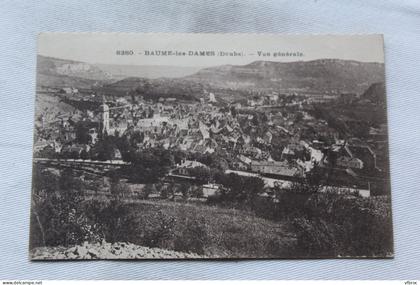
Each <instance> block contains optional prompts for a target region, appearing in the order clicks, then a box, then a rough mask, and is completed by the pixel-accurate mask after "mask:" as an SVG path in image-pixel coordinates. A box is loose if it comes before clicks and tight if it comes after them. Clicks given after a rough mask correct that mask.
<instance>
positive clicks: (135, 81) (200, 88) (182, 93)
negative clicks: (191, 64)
mask: <svg viewBox="0 0 420 285" xmlns="http://www.w3.org/2000/svg"><path fill="white" fill-rule="evenodd" d="M204 89H205V86H204V85H203V84H201V83H200V82H193V81H190V80H185V79H182V78H179V79H178V78H177V79H175V78H173V79H171V78H159V79H147V78H138V77H129V78H125V79H123V80H120V81H117V82H115V83H111V84H107V85H104V86H102V87H99V88H98V89H97V92H100V93H103V94H105V95H113V96H126V95H132V94H133V95H135V96H143V97H144V98H145V99H155V100H157V99H158V98H160V97H163V98H170V97H172V98H177V99H179V100H189V101H197V100H198V99H199V98H200V97H201V96H202V94H203V92H204Z"/></svg>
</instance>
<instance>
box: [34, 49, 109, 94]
mask: <svg viewBox="0 0 420 285" xmlns="http://www.w3.org/2000/svg"><path fill="white" fill-rule="evenodd" d="M37 59H38V61H37V81H38V86H48V87H70V86H71V87H75V88H90V87H92V86H95V85H101V84H103V82H111V80H112V76H111V75H110V74H109V73H107V72H104V71H102V70H101V69H99V68H98V67H97V66H95V65H92V64H88V63H84V62H78V61H72V60H65V59H58V58H52V57H45V56H42V55H38V58H37Z"/></svg>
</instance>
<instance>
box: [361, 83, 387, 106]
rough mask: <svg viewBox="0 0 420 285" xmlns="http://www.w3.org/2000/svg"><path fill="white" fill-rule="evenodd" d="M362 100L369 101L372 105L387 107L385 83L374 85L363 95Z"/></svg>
mask: <svg viewBox="0 0 420 285" xmlns="http://www.w3.org/2000/svg"><path fill="white" fill-rule="evenodd" d="M360 98H361V99H368V100H370V101H371V102H372V103H375V104H379V105H385V104H386V98H385V85H384V83H383V82H377V83H373V84H372V85H371V86H369V88H368V89H367V90H366V91H365V92H364V93H363V94H362V96H361V97H360Z"/></svg>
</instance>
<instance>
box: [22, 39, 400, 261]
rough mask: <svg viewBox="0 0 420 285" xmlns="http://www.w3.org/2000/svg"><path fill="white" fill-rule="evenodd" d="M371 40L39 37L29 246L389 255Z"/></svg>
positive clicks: (175, 254)
mask: <svg viewBox="0 0 420 285" xmlns="http://www.w3.org/2000/svg"><path fill="white" fill-rule="evenodd" d="M383 48H384V47H383V37H382V36H381V35H353V36H351V35H347V36H344V35H342V36H339V35H336V36H333V35H307V36H304V35H299V36H298V35H295V36H292V35H284V36H282V35H257V34H253V35H251V34H242V35H241V34H232V35H229V34H123V33H121V34H120V33H110V34H106V33H42V34H40V35H39V36H38V55H37V69H36V72H37V74H36V77H37V83H36V96H35V118H34V144H33V177H32V197H31V213H30V245H29V257H30V259H31V260H72V259H81V260H90V259H296V258H299V259H312V258H393V256H394V249H393V230H392V216H391V189H390V168H389V151H388V125H387V108H386V107H387V105H386V90H385V66H384V54H383Z"/></svg>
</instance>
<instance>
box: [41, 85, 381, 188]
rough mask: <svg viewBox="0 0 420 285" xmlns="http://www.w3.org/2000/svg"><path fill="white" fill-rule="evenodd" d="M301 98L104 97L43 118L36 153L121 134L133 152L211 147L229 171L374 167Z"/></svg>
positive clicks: (206, 150) (368, 153)
mask: <svg viewBox="0 0 420 285" xmlns="http://www.w3.org/2000/svg"><path fill="white" fill-rule="evenodd" d="M64 91H65V92H66V93H67V91H68V92H70V93H74V92H77V91H75V90H64ZM322 98H323V97H322ZM323 99H326V100H327V99H328V100H330V98H323ZM307 100H308V99H307V98H303V99H300V100H299V99H296V98H294V99H293V100H286V101H285V99H284V98H283V97H281V96H280V95H279V94H278V93H276V92H272V93H269V94H264V95H261V96H260V97H258V98H253V99H249V100H246V102H244V101H242V102H234V103H228V104H226V103H220V102H218V98H217V96H216V95H215V94H213V93H211V92H208V93H207V94H206V98H203V99H202V100H201V101H200V102H179V100H177V99H176V98H158V100H156V101H146V100H143V99H142V98H140V99H139V100H137V101H136V102H129V100H128V99H126V98H118V99H117V100H115V101H107V100H105V98H104V99H103V102H102V103H101V104H100V105H99V107H98V108H97V109H96V110H85V111H77V112H75V113H72V114H61V115H60V116H56V117H55V118H54V119H53V120H50V121H48V122H47V121H45V120H42V127H41V128H40V129H39V134H38V140H37V142H36V143H35V151H36V152H37V151H38V152H40V153H41V156H42V153H49V154H50V153H56V154H63V153H64V154H67V156H69V157H72V156H75V157H78V158H83V156H88V155H86V154H89V153H90V152H92V150H94V149H95V146H96V145H97V144H98V143H99V142H100V141H101V139H102V138H104V137H105V136H115V137H121V136H125V137H126V138H128V139H129V140H130V141H131V142H133V143H134V147H135V148H136V149H137V150H139V151H141V150H142V149H147V148H153V147H158V146H159V147H163V148H165V149H178V150H181V151H184V152H186V153H197V154H215V155H217V156H218V157H221V158H223V159H224V160H226V161H227V163H228V169H229V170H238V171H246V172H252V173H258V174H261V175H265V176H266V177H271V178H278V179H286V180H293V179H299V178H303V177H305V175H306V174H307V173H310V172H311V171H312V170H313V169H314V167H319V168H324V169H326V170H329V169H333V170H334V171H336V172H337V171H338V172H340V173H341V174H340V175H343V176H346V177H347V178H348V177H350V179H347V178H346V179H344V180H343V181H346V183H347V184H351V183H352V182H351V181H353V180H358V179H359V176H360V175H361V174H362V173H373V172H374V171H375V170H377V169H378V167H377V163H376V160H377V158H376V153H375V151H374V150H373V149H372V147H371V146H369V145H368V144H366V143H362V142H360V141H357V140H350V139H347V140H342V139H339V137H340V133H339V132H338V131H337V130H336V129H334V128H333V127H331V126H330V125H329V124H328V122H326V121H324V120H319V119H315V118H314V117H313V116H312V115H311V114H310V112H309V110H308V109H307V108H305V105H307V104H308V102H307ZM371 131H372V133H374V135H379V134H380V133H381V132H380V130H377V129H373V130H371ZM134 137H138V139H137V140H134V139H132V138H134ZM320 138H322V139H320ZM113 152H114V153H113V157H115V159H120V158H121V152H119V150H118V149H116V150H113ZM201 164H202V163H198V162H195V163H194V162H191V163H189V164H188V165H183V166H182V167H181V168H183V169H184V168H194V167H202V166H203V165H201ZM204 166H205V167H208V166H206V165H204ZM367 170H368V171H367ZM348 181H350V182H348ZM343 183H344V182H343Z"/></svg>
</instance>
